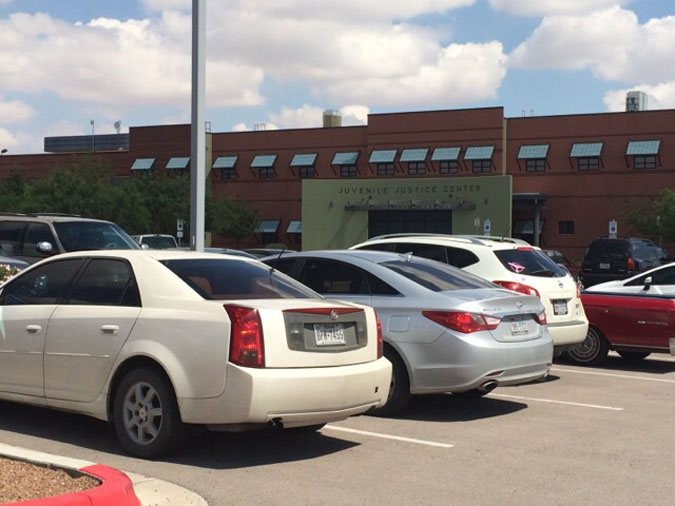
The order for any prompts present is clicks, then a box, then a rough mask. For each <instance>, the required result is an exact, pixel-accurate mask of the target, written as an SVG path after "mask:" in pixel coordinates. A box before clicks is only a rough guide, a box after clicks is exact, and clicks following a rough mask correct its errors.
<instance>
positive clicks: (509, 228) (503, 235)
mask: <svg viewBox="0 0 675 506" xmlns="http://www.w3.org/2000/svg"><path fill="white" fill-rule="evenodd" d="M510 230H511V226H510V225H509V226H508V227H506V231H505V232H504V233H503V234H502V242H504V238H505V237H506V234H508V233H509V231H510Z"/></svg>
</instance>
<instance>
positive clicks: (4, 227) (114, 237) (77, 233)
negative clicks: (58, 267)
mask: <svg viewBox="0 0 675 506" xmlns="http://www.w3.org/2000/svg"><path fill="white" fill-rule="evenodd" d="M98 249H140V246H139V245H138V243H136V241H134V240H133V239H132V238H131V236H129V235H128V234H127V233H126V232H125V231H124V230H122V229H121V228H120V227H119V226H118V225H116V224H115V223H112V222H110V221H103V220H94V219H90V218H82V217H79V216H72V215H62V214H0V250H1V251H2V254H3V255H7V256H10V257H14V258H18V259H19V260H23V261H25V262H28V263H29V264H32V263H35V262H37V261H39V260H42V259H43V258H47V257H49V256H52V255H56V254H57V253H66V252H69V251H83V250H98Z"/></svg>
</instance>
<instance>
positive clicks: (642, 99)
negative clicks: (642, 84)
mask: <svg viewBox="0 0 675 506" xmlns="http://www.w3.org/2000/svg"><path fill="white" fill-rule="evenodd" d="M647 109H648V107H647V94H646V93H645V92H643V91H629V92H628V93H626V112H635V111H646V110H647Z"/></svg>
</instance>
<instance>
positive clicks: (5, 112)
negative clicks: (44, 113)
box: [0, 96, 35, 125]
mask: <svg viewBox="0 0 675 506" xmlns="http://www.w3.org/2000/svg"><path fill="white" fill-rule="evenodd" d="M34 115H35V110H34V109H33V108H32V107H31V106H29V105H28V104H26V103H24V102H22V101H20V100H10V101H8V102H5V101H3V100H2V97H1V96H0V124H3V125H6V124H9V123H24V122H26V121H28V120H29V119H31V118H32V117H33V116H34Z"/></svg>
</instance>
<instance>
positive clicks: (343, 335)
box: [0, 250, 391, 458]
mask: <svg viewBox="0 0 675 506" xmlns="http://www.w3.org/2000/svg"><path fill="white" fill-rule="evenodd" d="M0 306H2V312H1V315H0V318H1V322H0V323H1V325H2V329H3V336H2V337H3V339H2V341H0V347H1V350H0V399H3V400H8V401H14V402H23V403H28V404H34V405H38V406H47V407H50V408H55V409H63V410H67V411H72V412H76V413H82V414H86V415H91V416H93V417H96V418H99V419H102V420H109V421H111V422H112V423H113V425H114V427H115V431H116V433H117V437H118V439H119V441H120V443H121V444H122V446H123V447H124V448H125V449H126V451H128V452H129V453H131V454H132V455H136V456H139V457H144V458H153V457H157V456H159V455H163V454H166V453H169V452H171V451H172V450H174V449H175V448H176V447H177V446H178V445H179V443H180V442H181V440H182V439H183V435H184V432H185V428H186V426H188V425H189V424H201V425H205V426H207V427H208V428H209V429H212V430H241V429H242V428H256V427H265V426H270V425H274V426H277V427H283V428H302V429H303V430H316V429H318V428H320V427H321V426H322V425H323V424H325V423H326V422H330V421H334V420H341V419H344V418H347V417H348V416H350V415H354V414H359V413H362V412H365V411H367V410H368V409H370V408H373V407H378V406H380V405H381V404H383V403H384V402H385V401H386V399H387V393H388V390H389V382H390V377H391V364H390V363H389V362H388V361H387V360H386V359H384V358H382V357H381V355H382V342H381V335H380V332H379V330H378V328H379V327H378V326H379V323H378V319H377V315H376V313H375V311H374V310H373V309H372V308H369V307H365V306H360V305H356V304H349V303H346V302H337V301H326V300H324V299H322V298H320V297H319V296H318V295H317V294H316V293H315V292H312V291H311V290H309V289H308V288H306V287H305V286H303V285H301V284H300V283H298V282H297V281H295V280H293V279H291V278H289V277H287V276H285V275H283V274H281V273H279V272H277V271H272V270H271V269H270V268H269V267H268V266H266V265H264V264H262V263H261V262H258V261H255V260H248V259H245V258H241V257H234V256H230V257H226V256H224V255H215V254H209V253H195V252H182V251H164V250H149V251H100V252H96V251H91V252H86V253H69V254H64V255H60V256H58V257H54V258H51V259H47V260H45V261H43V262H41V263H39V264H35V265H33V266H31V267H30V268H28V269H26V270H25V271H23V272H21V273H20V274H18V275H17V276H16V277H14V278H13V279H11V280H10V281H8V282H7V283H5V284H4V285H1V286H0ZM74 371H76V374H74Z"/></svg>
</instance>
